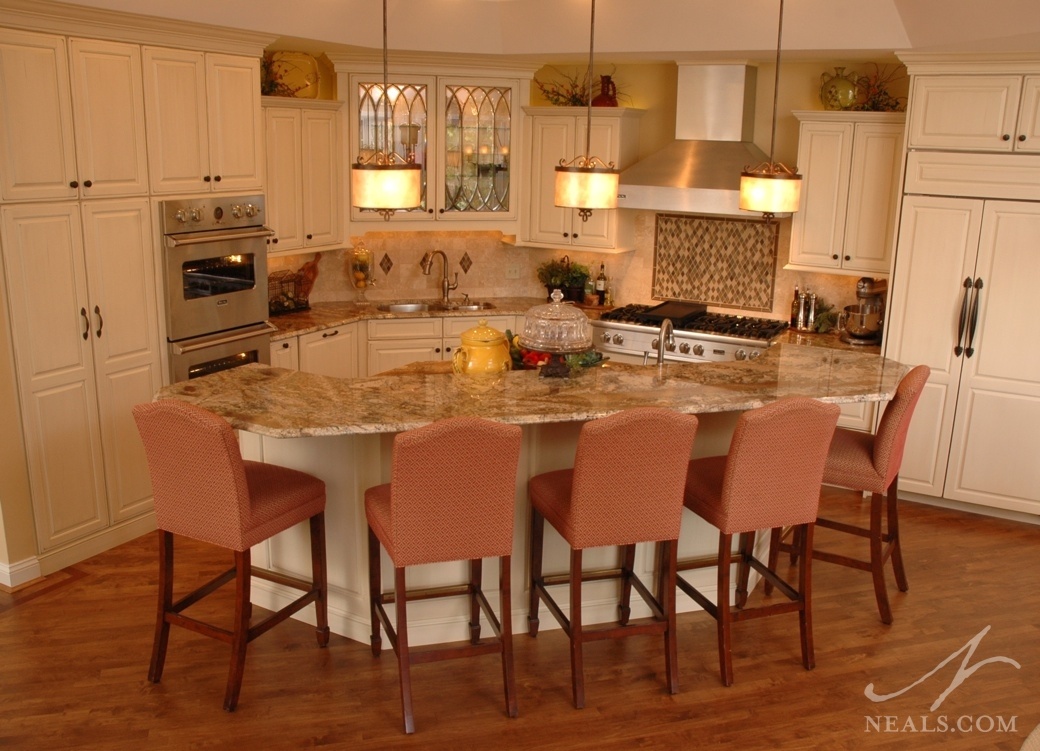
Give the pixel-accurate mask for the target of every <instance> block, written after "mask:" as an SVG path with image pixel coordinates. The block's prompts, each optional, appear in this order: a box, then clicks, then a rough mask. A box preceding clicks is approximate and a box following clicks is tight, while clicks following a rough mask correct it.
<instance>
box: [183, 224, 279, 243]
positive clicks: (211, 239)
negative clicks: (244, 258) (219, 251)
mask: <svg viewBox="0 0 1040 751" xmlns="http://www.w3.org/2000/svg"><path fill="white" fill-rule="evenodd" d="M273 234H274V230H273V229H271V228H270V227H262V228H261V229H256V230H247V231H246V232H242V231H240V230H228V231H226V232H199V233H195V234H180V235H167V236H166V244H167V245H168V246H169V247H171V248H179V247H181V246H184V245H200V244H203V243H217V242H225V241H228V240H251V239H253V238H254V237H270V236H271V235H273Z"/></svg>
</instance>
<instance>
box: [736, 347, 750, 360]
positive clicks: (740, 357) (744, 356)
mask: <svg viewBox="0 0 1040 751" xmlns="http://www.w3.org/2000/svg"><path fill="white" fill-rule="evenodd" d="M733 356H734V357H735V358H737V359H738V360H746V359H747V352H745V351H744V350H742V349H738V350H737V351H736V352H735V353H734V355H733Z"/></svg>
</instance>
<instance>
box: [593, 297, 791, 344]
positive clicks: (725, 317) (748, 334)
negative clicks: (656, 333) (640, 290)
mask: <svg viewBox="0 0 1040 751" xmlns="http://www.w3.org/2000/svg"><path fill="white" fill-rule="evenodd" d="M690 307H693V306H690ZM658 311H660V312H658ZM661 312H666V311H665V310H664V309H663V306H661V305H657V306H653V307H651V306H649V305H635V304H633V305H625V306H622V307H620V308H615V309H614V310H611V311H607V312H606V313H604V314H603V315H602V316H600V320H603V321H613V322H616V323H629V324H636V325H641V326H648V327H654V328H656V327H657V326H660V323H661V320H662V318H666V317H669V316H667V315H665V316H662V315H660V313H661ZM672 312H674V313H676V314H677V315H676V319H674V320H673V321H672V323H673V324H674V325H675V328H676V330H678V331H698V332H703V333H707V334H722V335H725V336H733V337H739V338H742V339H761V340H769V339H772V338H773V337H774V336H776V335H777V334H779V333H780V332H781V331H783V330H784V329H786V328H787V322H786V321H778V320H775V319H772V318H754V317H751V316H739V315H729V314H725V313H708V312H707V311H705V310H703V309H702V310H693V311H692V312H689V311H685V312H684V311H683V309H682V308H681V307H676V308H675V310H674V311H672Z"/></svg>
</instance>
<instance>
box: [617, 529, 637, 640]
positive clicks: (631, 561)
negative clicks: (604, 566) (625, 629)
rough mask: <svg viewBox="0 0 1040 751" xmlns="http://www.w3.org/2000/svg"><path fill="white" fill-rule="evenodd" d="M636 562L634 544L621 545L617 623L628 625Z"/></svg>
mask: <svg viewBox="0 0 1040 751" xmlns="http://www.w3.org/2000/svg"><path fill="white" fill-rule="evenodd" d="M635 563H636V546H635V545H623V546H622V547H621V600H620V602H618V623H620V624H621V625H622V626H627V625H628V618H629V616H630V615H631V613H632V607H631V604H632V569H633V567H634V566H635Z"/></svg>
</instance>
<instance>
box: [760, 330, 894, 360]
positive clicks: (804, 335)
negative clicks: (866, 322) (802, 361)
mask: <svg viewBox="0 0 1040 751" xmlns="http://www.w3.org/2000/svg"><path fill="white" fill-rule="evenodd" d="M777 341H780V342H787V343H788V344H798V345H800V346H802V347H826V348H828V349H841V350H845V351H847V352H863V353H865V354H869V355H880V354H881V345H879V344H849V343H848V342H843V341H842V340H841V338H840V334H839V332H838V331H837V330H835V331H829V332H827V333H826V334H815V333H810V332H808V331H795V330H794V329H787V331H785V332H784V333H782V334H781V335H780V336H779V337H778V338H777Z"/></svg>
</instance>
